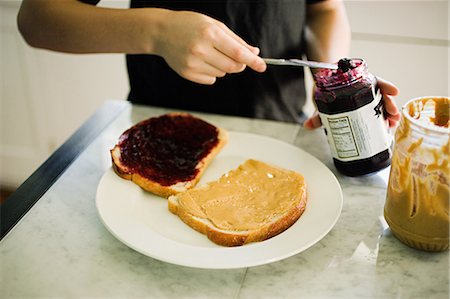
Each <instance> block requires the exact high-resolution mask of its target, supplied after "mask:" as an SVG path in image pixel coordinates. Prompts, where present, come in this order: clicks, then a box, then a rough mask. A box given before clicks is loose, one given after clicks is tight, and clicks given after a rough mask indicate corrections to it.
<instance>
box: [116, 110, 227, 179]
mask: <svg viewBox="0 0 450 299" xmlns="http://www.w3.org/2000/svg"><path fill="white" fill-rule="evenodd" d="M218 142H219V140H218V130H217V128H216V127H215V126H213V125H211V124H209V123H207V122H205V121H203V120H201V119H198V118H196V117H194V116H192V115H189V114H180V115H178V114H177V115H169V114H166V115H162V116H159V117H153V118H149V119H147V120H144V121H142V122H140V123H138V124H137V125H135V126H133V127H131V128H130V129H128V130H127V131H125V132H124V133H123V134H122V136H121V137H120V140H119V147H120V150H121V162H122V163H123V164H124V165H126V166H127V167H129V168H130V169H131V170H132V171H133V172H134V173H138V174H140V175H141V176H143V177H146V178H148V179H150V180H152V181H155V182H158V183H159V184H161V185H162V186H170V185H173V184H176V183H178V182H185V181H190V180H192V179H193V178H195V176H196V175H197V174H198V171H199V170H198V169H196V166H197V164H198V162H199V161H201V160H202V159H203V158H204V157H206V156H207V155H208V154H209V153H210V152H211V150H212V149H213V148H214V147H215V146H216V145H217V144H218Z"/></svg>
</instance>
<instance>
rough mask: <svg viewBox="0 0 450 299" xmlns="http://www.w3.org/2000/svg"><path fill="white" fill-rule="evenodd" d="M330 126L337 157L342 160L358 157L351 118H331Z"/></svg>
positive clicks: (329, 120)
mask: <svg viewBox="0 0 450 299" xmlns="http://www.w3.org/2000/svg"><path fill="white" fill-rule="evenodd" d="M328 124H329V126H330V133H331V135H332V136H333V142H334V146H335V148H336V152H337V155H338V156H339V157H340V158H350V157H358V156H359V153H358V148H357V147H356V142H355V136H354V134H353V131H352V127H351V126H350V120H349V118H348V117H347V116H344V117H338V118H329V119H328Z"/></svg>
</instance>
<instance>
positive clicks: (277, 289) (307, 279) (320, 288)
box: [0, 102, 449, 299]
mask: <svg viewBox="0 0 450 299" xmlns="http://www.w3.org/2000/svg"><path fill="white" fill-rule="evenodd" d="M108 105H113V102H108V103H106V104H105V107H106V108H107V106H108ZM122 105H124V106H123V109H122V110H121V111H120V113H117V117H116V116H114V117H113V118H112V121H111V122H108V123H107V125H106V126H105V127H104V128H103V127H102V128H101V130H99V134H98V135H97V136H94V137H93V138H92V140H91V141H89V142H87V143H86V146H85V147H84V148H83V150H82V151H80V153H78V154H76V155H75V156H74V160H73V161H72V162H71V163H69V164H68V167H67V168H65V169H64V171H63V172H62V173H61V175H58V176H57V177H56V178H55V180H54V182H53V183H52V184H50V185H49V186H48V190H47V189H45V192H43V194H42V196H40V198H38V200H37V202H36V203H35V204H34V205H32V207H31V209H29V210H28V211H27V212H26V214H25V215H24V217H22V218H21V219H20V221H19V222H18V223H17V224H15V225H14V227H12V229H11V230H10V231H9V232H8V234H7V235H6V236H5V237H4V238H3V239H2V240H1V241H0V271H1V281H0V297H1V298H16V297H20V298H24V297H40V298H49V297H53V298H88V297H89V298H94V297H99V298H135V297H145V298H242V299H244V298H449V252H442V253H427V252H422V251H418V250H415V249H412V248H409V247H407V246H405V245H403V244H402V243H400V242H399V241H398V240H397V239H396V238H395V237H394V236H393V235H392V234H391V233H390V231H389V228H388V226H387V224H386V222H385V221H384V218H383V216H382V215H383V207H384V201H385V196H386V187H387V180H388V176H389V169H385V170H383V171H380V172H379V173H377V174H375V175H371V176H366V177H358V178H350V177H346V176H343V175H341V174H340V173H338V172H337V171H336V169H335V168H334V166H333V163H332V159H331V156H330V154H329V148H328V144H327V143H326V139H325V136H324V134H323V132H322V131H321V130H316V131H313V132H310V131H306V130H304V129H303V128H302V127H301V126H299V125H295V124H288V123H282V122H273V121H266V120H253V119H245V118H237V117H226V116H218V115H210V114H202V113H195V114H196V115H198V116H200V117H202V118H204V119H205V120H207V121H209V122H211V123H214V124H216V125H218V126H221V127H223V128H225V129H227V130H230V131H241V132H251V133H255V134H261V135H266V136H270V137H273V138H276V139H279V140H282V141H284V142H287V143H291V144H293V145H295V146H297V147H299V148H302V149H303V150H305V151H307V152H309V153H310V154H312V155H313V156H315V157H317V158H318V159H319V160H321V161H322V162H323V163H324V164H325V165H326V166H327V167H328V168H330V170H331V171H332V172H333V173H334V175H335V176H336V178H337V179H338V181H339V183H340V185H341V188H342V191H343V197H344V204H343V209H342V213H341V215H340V218H339V220H338V221H337V223H336V225H335V226H334V227H333V229H332V230H331V231H330V232H329V233H328V234H327V235H326V236H325V237H324V238H323V239H321V240H320V241H319V242H317V243H316V244H315V245H313V246H312V247H310V248H308V249H307V250H305V251H303V252H301V253H299V254H296V255H294V256H292V257H289V258H286V259H284V260H281V261H278V262H273V263H270V264H266V265H262V266H256V267H251V268H239V269H227V270H209V269H198V268H189V267H184V266H178V265H174V264H169V263H165V262H162V261H159V260H156V259H153V258H150V257H147V256H145V255H143V254H140V253H138V252H136V251H134V250H132V249H130V248H129V247H127V246H126V245H125V244H123V243H122V242H120V241H118V240H117V239H116V238H115V237H114V236H113V235H112V234H111V233H109V232H108V230H107V229H106V228H105V226H104V225H103V224H102V222H101V220H100V218H99V216H98V213H97V210H96V206H95V196H96V189H97V186H98V184H99V181H100V179H101V177H102V176H103V174H104V173H105V171H107V170H108V169H109V168H110V167H111V162H110V156H109V149H110V148H112V146H113V145H114V144H115V143H116V141H117V138H118V136H120V134H121V133H122V132H123V131H124V130H125V129H127V128H128V127H129V126H131V125H132V124H134V123H136V122H138V121H140V120H142V119H145V118H148V117H150V116H155V115H159V114H162V113H164V112H167V111H168V110H165V109H160V108H151V107H141V106H131V105H129V104H128V103H124V104H122ZM105 107H103V108H104V109H105ZM42 179H45V178H42ZM8 200H9V199H8ZM15 200H18V199H17V196H16V198H15Z"/></svg>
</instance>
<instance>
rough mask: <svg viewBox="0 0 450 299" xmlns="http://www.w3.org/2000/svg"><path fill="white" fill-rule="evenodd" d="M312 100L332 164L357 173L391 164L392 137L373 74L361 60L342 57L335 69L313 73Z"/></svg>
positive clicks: (362, 173)
mask: <svg viewBox="0 0 450 299" xmlns="http://www.w3.org/2000/svg"><path fill="white" fill-rule="evenodd" d="M314 81H315V83H316V86H317V88H316V90H315V93H314V100H315V102H316V105H317V108H318V110H319V114H320V119H321V121H322V124H323V127H324V129H325V134H326V135H327V138H328V143H329V145H330V149H331V154H332V156H333V161H334V165H335V166H336V168H337V169H338V170H339V171H340V172H341V173H343V174H345V175H348V176H360V175H365V174H369V173H373V172H375V171H378V170H381V169H383V168H385V167H387V166H389V165H390V163H391V156H392V151H391V145H392V136H391V134H390V132H389V124H388V121H387V119H386V118H385V114H384V106H383V100H382V96H381V93H380V90H379V89H378V87H377V81H376V78H375V76H374V75H372V74H371V73H369V71H368V68H367V64H366V63H365V61H364V60H362V59H341V60H340V61H339V62H338V69H337V70H330V69H321V70H320V71H318V72H317V73H316V74H314Z"/></svg>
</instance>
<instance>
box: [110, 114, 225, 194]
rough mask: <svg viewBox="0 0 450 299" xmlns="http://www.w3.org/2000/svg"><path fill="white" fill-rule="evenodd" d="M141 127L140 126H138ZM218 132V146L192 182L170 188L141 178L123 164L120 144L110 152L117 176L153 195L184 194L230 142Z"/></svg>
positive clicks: (208, 156) (223, 134)
mask: <svg viewBox="0 0 450 299" xmlns="http://www.w3.org/2000/svg"><path fill="white" fill-rule="evenodd" d="M168 115H172V116H176V115H188V113H183V112H174V113H169V114H168ZM137 125H139V124H137ZM216 128H217V130H218V143H217V145H216V146H215V147H214V148H213V149H211V151H210V152H209V153H208V155H207V156H205V157H204V158H203V159H202V160H201V161H199V162H198V164H197V167H196V169H198V173H197V175H196V176H195V177H194V178H193V179H192V180H190V181H185V182H178V183H177V184H174V185H170V186H163V185H161V184H159V183H158V182H155V181H152V180H151V179H148V178H145V177H143V176H141V175H140V174H139V173H134V172H132V171H131V170H130V169H129V168H128V167H127V166H126V165H123V164H122V162H121V151H120V147H119V145H118V144H116V145H115V146H114V148H113V149H111V150H110V154H111V160H112V166H113V169H114V171H115V173H116V174H117V175H119V176H120V177H121V178H123V179H126V180H130V181H132V182H133V183H135V184H137V185H138V186H140V187H141V188H142V189H144V190H146V191H148V192H151V193H153V194H156V195H159V196H162V197H165V198H168V197H169V196H171V195H174V194H177V193H179V192H184V191H186V190H188V189H190V188H192V187H194V186H195V185H196V184H197V183H198V181H199V180H200V178H201V176H202V175H203V173H204V171H205V169H206V168H207V167H208V165H209V164H210V163H211V161H212V160H213V158H214V157H215V156H216V155H217V154H218V153H219V152H220V150H221V149H222V148H223V147H224V146H225V144H226V143H227V142H228V134H227V132H226V131H225V130H224V129H222V128H218V127H216Z"/></svg>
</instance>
